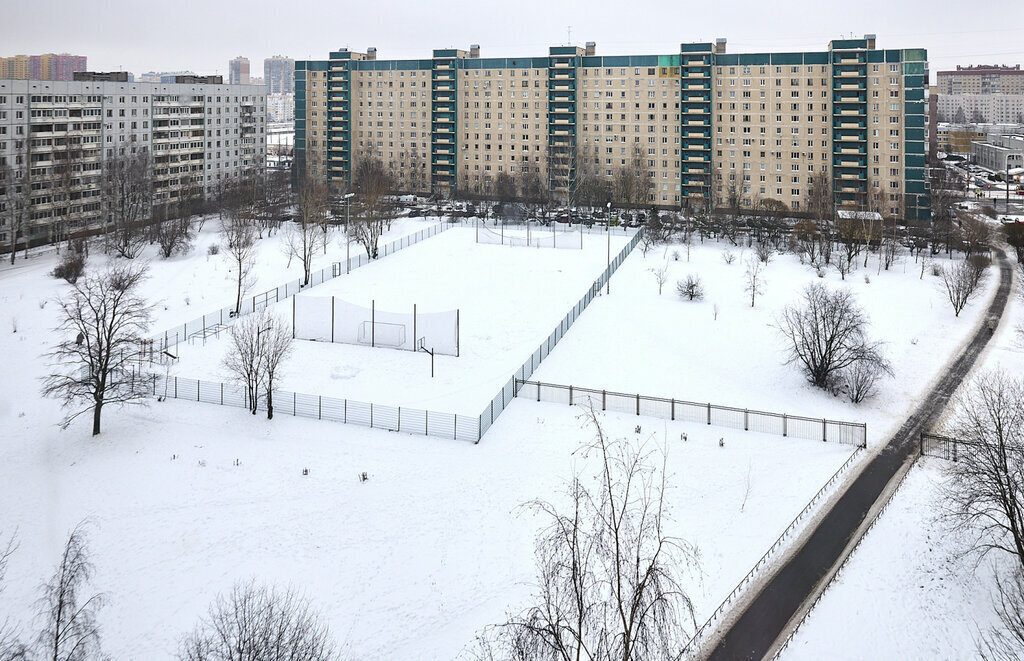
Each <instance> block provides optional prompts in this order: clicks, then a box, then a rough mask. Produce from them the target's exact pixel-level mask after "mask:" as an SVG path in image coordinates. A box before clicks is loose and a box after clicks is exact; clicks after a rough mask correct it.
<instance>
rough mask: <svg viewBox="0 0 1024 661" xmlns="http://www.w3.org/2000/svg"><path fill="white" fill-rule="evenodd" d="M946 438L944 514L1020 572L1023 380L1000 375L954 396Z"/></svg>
mask: <svg viewBox="0 0 1024 661" xmlns="http://www.w3.org/2000/svg"><path fill="white" fill-rule="evenodd" d="M954 411H955V412H954V415H953V418H952V421H951V423H950V424H949V433H950V435H951V436H953V437H955V438H957V439H958V440H960V441H961V442H962V443H961V448H960V449H959V452H958V456H957V461H955V462H951V463H950V465H949V466H947V469H946V472H947V476H948V480H947V482H946V485H945V487H944V498H943V502H944V503H945V514H946V515H947V516H949V517H952V520H953V521H954V522H956V523H957V524H959V525H960V526H962V527H964V528H966V529H968V530H970V531H972V532H973V534H974V539H975V548H976V549H977V550H979V551H981V552H982V553H988V552H989V551H992V550H999V551H1004V552H1006V553H1009V554H1010V555H1011V556H1012V557H1013V558H1014V559H1015V560H1016V563H1017V565H1018V568H1020V569H1024V380H1021V379H1018V378H1014V377H1012V376H1010V375H1009V374H1007V373H1006V372H1004V371H1002V370H996V371H992V372H987V373H983V374H981V375H979V376H977V377H975V378H974V379H973V380H972V381H971V382H970V383H969V384H968V385H967V387H966V388H965V389H964V390H963V391H962V392H961V394H960V395H958V396H957V399H956V407H955V409H954Z"/></svg>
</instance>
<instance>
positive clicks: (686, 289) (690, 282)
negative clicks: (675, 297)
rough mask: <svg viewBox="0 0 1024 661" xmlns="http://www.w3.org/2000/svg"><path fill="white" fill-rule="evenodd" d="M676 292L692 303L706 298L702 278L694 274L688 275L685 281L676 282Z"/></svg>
mask: <svg viewBox="0 0 1024 661" xmlns="http://www.w3.org/2000/svg"><path fill="white" fill-rule="evenodd" d="M676 291H677V292H679V295H680V296H681V297H683V298H685V299H688V300H691V301H693V300H698V301H699V300H700V299H702V298H704V285H703V284H701V281H700V276H699V275H696V274H693V273H691V274H689V275H687V276H686V279H685V280H679V281H677V282H676Z"/></svg>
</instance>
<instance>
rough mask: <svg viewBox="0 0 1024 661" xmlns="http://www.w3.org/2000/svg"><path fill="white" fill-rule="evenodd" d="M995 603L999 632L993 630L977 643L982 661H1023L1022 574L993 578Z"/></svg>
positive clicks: (1023, 578)
mask: <svg viewBox="0 0 1024 661" xmlns="http://www.w3.org/2000/svg"><path fill="white" fill-rule="evenodd" d="M996 592H997V593H998V595H999V596H998V599H997V600H996V603H995V610H996V614H997V615H998V616H999V622H1000V624H1001V625H1002V627H1001V628H992V629H990V630H989V631H988V632H987V633H985V634H982V636H981V640H979V641H978V654H979V656H980V658H981V659H983V661H1019V660H1020V659H1022V658H1024V571H1022V570H1021V569H1020V568H1016V569H1015V570H1014V571H1013V572H1012V573H1011V575H1010V576H1009V577H1005V576H1003V577H1000V576H997V577H996Z"/></svg>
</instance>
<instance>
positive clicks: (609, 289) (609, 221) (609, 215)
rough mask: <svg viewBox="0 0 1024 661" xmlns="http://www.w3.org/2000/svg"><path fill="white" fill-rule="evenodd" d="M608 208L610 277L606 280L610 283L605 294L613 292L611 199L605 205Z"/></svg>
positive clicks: (605, 227) (607, 226) (607, 234)
mask: <svg viewBox="0 0 1024 661" xmlns="http://www.w3.org/2000/svg"><path fill="white" fill-rule="evenodd" d="M605 206H606V207H607V208H608V217H607V218H605V219H604V233H605V236H606V237H607V239H608V278H607V280H606V281H605V282H606V284H607V285H608V290H607V291H606V292H605V295H610V294H611V293H612V203H611V201H609V202H608V204H607V205H605Z"/></svg>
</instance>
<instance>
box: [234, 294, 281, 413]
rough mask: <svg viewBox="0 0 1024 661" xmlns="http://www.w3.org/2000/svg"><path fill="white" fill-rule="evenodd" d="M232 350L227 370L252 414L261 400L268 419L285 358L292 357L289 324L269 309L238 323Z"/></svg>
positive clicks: (272, 407) (235, 327) (272, 409)
mask: <svg viewBox="0 0 1024 661" xmlns="http://www.w3.org/2000/svg"><path fill="white" fill-rule="evenodd" d="M228 341H229V343H230V344H229V348H228V351H227V353H226V354H225V355H224V360H223V365H224V368H225V369H226V370H227V371H228V373H229V374H230V375H231V377H232V379H233V380H234V381H235V382H237V383H238V384H239V385H241V386H242V387H243V388H244V389H245V396H246V402H247V405H248V408H249V410H250V411H251V412H252V414H253V415H256V412H257V411H258V410H259V404H260V398H261V396H262V397H263V399H264V401H265V402H266V404H267V419H268V420H269V419H272V418H273V417H274V388H275V387H276V386H277V380H278V377H279V376H280V374H281V369H282V366H283V364H284V361H285V359H286V358H288V356H289V355H291V348H292V332H291V329H290V328H289V326H288V324H287V323H286V322H284V321H282V320H281V319H280V318H278V317H277V316H275V315H273V314H271V313H270V311H269V310H267V309H266V308H264V309H262V310H260V311H259V312H256V313H253V314H251V315H248V316H246V317H244V318H242V319H240V320H238V321H236V322H235V323H234V324H233V325H232V326H231V330H230V331H229V333H228Z"/></svg>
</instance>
